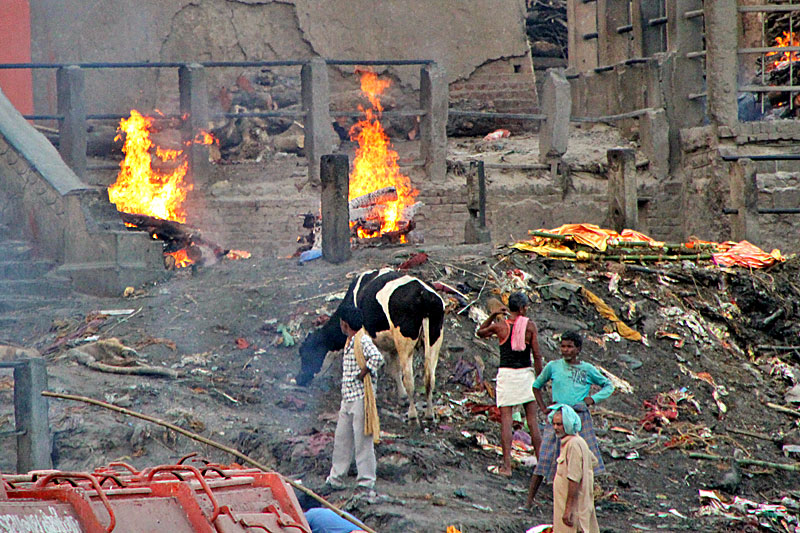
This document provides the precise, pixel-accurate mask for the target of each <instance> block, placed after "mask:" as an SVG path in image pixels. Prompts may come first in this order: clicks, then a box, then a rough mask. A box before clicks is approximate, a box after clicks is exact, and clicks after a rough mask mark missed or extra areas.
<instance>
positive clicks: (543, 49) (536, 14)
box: [525, 0, 567, 59]
mask: <svg viewBox="0 0 800 533" xmlns="http://www.w3.org/2000/svg"><path fill="white" fill-rule="evenodd" d="M527 5H528V14H527V17H526V24H525V25H526V29H527V33H528V41H529V42H530V44H531V52H533V55H534V56H548V57H563V58H565V59H566V57H567V2H566V0H527Z"/></svg>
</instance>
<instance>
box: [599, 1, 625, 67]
mask: <svg viewBox="0 0 800 533" xmlns="http://www.w3.org/2000/svg"><path fill="white" fill-rule="evenodd" d="M628 7H629V2H621V1H620V0H597V37H598V40H597V62H598V63H599V64H600V66H608V65H614V64H616V63H621V62H623V61H625V60H626V59H630V58H631V39H632V35H633V32H625V33H617V28H619V27H621V26H626V25H628V24H630V14H629V13H628Z"/></svg>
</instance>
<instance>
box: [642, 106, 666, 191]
mask: <svg viewBox="0 0 800 533" xmlns="http://www.w3.org/2000/svg"><path fill="white" fill-rule="evenodd" d="M639 142H640V144H641V146H642V152H644V155H645V156H646V157H647V159H649V160H650V171H651V172H652V173H653V175H654V176H655V177H656V178H659V179H663V178H666V177H667V174H669V123H668V122H667V113H666V112H665V111H664V110H663V109H658V110H651V111H648V112H647V114H645V115H643V116H642V117H640V118H639Z"/></svg>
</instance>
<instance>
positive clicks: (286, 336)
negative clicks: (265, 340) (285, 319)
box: [278, 324, 294, 348]
mask: <svg viewBox="0 0 800 533" xmlns="http://www.w3.org/2000/svg"><path fill="white" fill-rule="evenodd" d="M278 333H280V334H281V336H282V339H283V341H282V344H283V345H284V346H286V347H287V348H288V347H290V346H294V337H292V334H291V333H289V329H288V328H287V327H286V326H284V325H283V324H281V325H280V326H278Z"/></svg>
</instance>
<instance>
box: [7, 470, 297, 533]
mask: <svg viewBox="0 0 800 533" xmlns="http://www.w3.org/2000/svg"><path fill="white" fill-rule="evenodd" d="M0 478H2V483H0V519H1V520H6V521H8V520H11V521H16V523H19V524H22V526H21V528H22V529H25V528H31V529H33V528H34V526H35V527H38V528H42V530H48V529H47V526H48V525H52V526H53V527H54V528H55V527H57V528H58V530H59V531H65V532H75V533H111V532H112V531H113V533H141V532H142V531H167V532H169V533H184V532H186V533H245V532H247V533H255V532H261V531H266V532H267V533H288V532H291V533H310V528H309V526H308V522H307V521H306V520H305V516H304V515H303V512H302V509H301V508H300V505H299V503H298V502H297V498H296V497H295V495H294V491H293V490H292V488H291V486H289V485H288V484H287V483H286V482H285V481H284V480H283V478H282V477H281V476H280V475H279V474H277V473H274V472H262V471H260V470H256V469H250V468H243V467H241V466H238V465H231V466H225V465H216V464H206V465H205V466H203V467H201V469H198V468H196V467H193V466H190V465H182V464H178V465H160V466H156V467H153V468H147V469H145V470H142V471H139V470H136V469H135V468H133V467H132V466H130V465H128V464H125V463H111V464H109V465H108V466H105V467H101V468H97V469H96V470H95V471H94V472H92V473H87V472H59V471H48V472H41V473H36V474H29V475H28V476H3V475H2V474H0ZM11 478H13V482H12V480H11ZM103 523H108V525H106V526H104V525H103ZM22 529H21V530H22Z"/></svg>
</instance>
